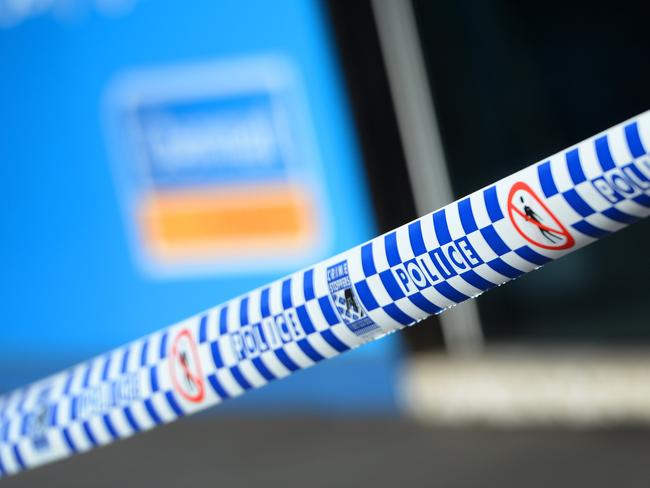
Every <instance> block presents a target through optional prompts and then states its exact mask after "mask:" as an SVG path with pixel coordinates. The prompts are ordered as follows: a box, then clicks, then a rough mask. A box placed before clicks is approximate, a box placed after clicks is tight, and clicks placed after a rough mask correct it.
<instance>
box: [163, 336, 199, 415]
mask: <svg viewBox="0 0 650 488" xmlns="http://www.w3.org/2000/svg"><path fill="white" fill-rule="evenodd" d="M169 356H170V357H169V369H170V376H171V379H172V384H173V385H174V389H175V390H176V391H177V392H178V393H180V394H181V395H182V396H183V398H185V399H186V400H189V401H190V402H194V403H198V402H200V401H201V400H203V397H204V396H205V387H204V383H203V370H202V369H201V362H200V360H199V351H198V348H197V346H196V342H194V338H193V337H192V334H191V333H190V331H189V330H187V329H183V330H181V331H180V332H179V333H178V334H177V335H176V337H175V338H174V342H173V343H172V349H171V352H170V355H169Z"/></svg>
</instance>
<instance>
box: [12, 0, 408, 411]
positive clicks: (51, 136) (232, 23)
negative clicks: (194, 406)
mask: <svg viewBox="0 0 650 488" xmlns="http://www.w3.org/2000/svg"><path fill="white" fill-rule="evenodd" d="M329 34H330V33H329V32H328V25H327V22H326V19H325V16H324V12H323V11H322V10H321V7H320V4H319V3H317V2H316V1H290V0H286V1H284V0H283V1H274V2H268V1H265V0H246V1H245V2H244V1H225V0H224V1H211V0H195V1H192V2H176V1H173V0H157V1H149V0H142V1H140V2H136V3H135V4H134V6H133V8H132V10H131V11H130V12H128V13H125V14H122V15H117V16H107V15H104V14H101V13H99V12H97V11H95V10H93V8H90V7H89V8H87V9H82V11H81V12H80V13H79V14H78V15H75V16H73V18H72V19H69V20H61V19H58V18H56V17H55V16H54V15H53V14H51V13H45V14H42V15H38V16H35V17H33V18H28V19H26V20H24V21H23V22H21V23H19V24H18V25H15V26H10V27H4V28H0V63H1V64H2V76H0V107H2V109H1V111H0V181H1V182H2V183H1V185H2V191H3V197H2V205H0V226H1V228H2V239H0V258H1V259H2V266H3V270H2V273H0V293H1V295H2V299H1V300H0V391H4V390H7V389H9V388H12V387H15V386H18V385H20V384H22V383H24V382H26V381H30V380H33V379H37V378H38V377H40V376H42V375H45V374H48V373H53V372H55V371H56V370H58V369H60V368H61V367H64V366H67V365H70V364H72V363H74V362H76V361H79V360H82V359H86V358H88V357H91V356H93V355H95V354H99V353H101V352H103V351H105V350H107V349H110V348H112V347H116V346H119V345H120V344H123V343H125V342H128V341H131V340H133V339H134V338H137V337H139V336H142V335H144V334H146V333H148V332H151V331H154V330H156V329H159V328H161V327H163V326H165V325H167V324H170V323H173V322H175V321H177V320H180V319H183V318H185V317H186V316H188V315H191V314H194V313H196V312H198V311H200V310H203V309H205V308H207V307H209V306H212V305H215V304H217V303H219V302H221V301H224V300H226V299H228V298H231V297H233V296H235V295H237V294H239V293H242V292H245V291H247V290H249V289H252V288H254V287H256V286H259V285H261V284H264V283H265V282H268V281H270V280H272V279H275V278H277V277H279V275H280V274H282V273H257V274H255V273H253V274H251V273H249V274H247V275H245V276H237V275H235V276H229V277H228V278H214V277H210V276H204V277H197V278H191V277H179V278H174V279H167V280H155V279H152V278H149V277H147V276H145V275H143V274H142V273H141V272H140V270H139V269H138V268H137V266H136V264H135V262H134V259H133V256H132V255H131V253H130V251H129V246H128V243H127V232H126V225H125V223H124V221H123V218H122V216H121V213H120V208H119V199H118V195H117V192H116V188H115V182H114V181H113V178H112V175H111V166H110V163H109V156H108V148H107V144H106V138H105V134H104V131H103V128H102V115H101V111H102V106H101V103H102V96H103V94H104V92H105V89H106V86H107V84H108V83H109V81H110V80H111V79H112V78H113V77H114V76H115V75H116V74H117V73H119V72H121V71H124V70H129V69H139V68H146V67H155V66H159V65H170V64H171V65H173V64H176V63H185V62H195V61H197V62H200V61H203V60H213V59H237V58H238V57H249V56H258V55H267V54H270V55H276V54H278V55H281V56H284V57H286V58H288V59H290V60H291V61H292V62H293V63H294V64H295V66H297V68H298V70H299V72H300V74H301V76H302V83H303V85H304V89H305V91H306V99H307V100H306V102H307V104H308V113H310V114H311V116H312V119H313V120H312V122H313V126H314V129H315V134H316V138H317V147H318V151H319V157H320V159H321V161H322V162H323V166H324V179H325V181H324V185H325V188H326V197H327V201H328V204H329V206H330V213H331V216H332V223H333V234H334V235H333V236H332V240H331V245H330V246H329V248H328V249H326V250H325V251H324V252H323V256H322V257H323V258H324V257H327V256H328V255H332V254H334V253H336V252H339V251H342V250H344V249H346V248H349V247H351V246H353V245H355V244H359V243H360V242H362V241H364V240H366V239H368V238H370V237H372V236H373V235H374V234H375V233H376V227H375V225H374V221H373V213H372V208H371V202H370V198H369V194H368V189H367V185H366V181H365V179H364V175H363V170H362V166H361V160H360V155H359V152H358V148H357V145H356V140H355V136H354V133H353V127H352V124H351V120H350V114H349V107H348V105H347V101H346V98H345V93H344V91H343V87H342V82H341V76H340V72H339V66H338V65H337V61H336V56H335V53H334V51H333V46H332V43H331V39H330V35H329ZM295 122H296V121H294V123H295ZM303 264H304V265H307V264H309V263H303ZM291 271H295V269H286V270H285V272H286V273H288V272H291ZM397 353H398V348H397V346H396V342H395V338H394V337H390V338H386V339H384V340H382V341H380V342H379V343H377V344H373V345H370V346H368V347H365V348H363V349H362V350H360V351H355V352H352V353H348V355H347V357H346V358H343V359H340V360H336V361H332V362H331V363H325V364H322V365H319V366H317V367H316V368H314V369H313V370H311V371H307V372H304V373H301V374H300V375H298V376H297V377H296V379H291V380H288V381H286V382H279V383H277V384H274V385H271V386H269V387H268V388H266V389H264V390H262V391H261V392H260V393H255V394H254V396H253V398H252V399H251V400H247V401H248V402H252V403H251V404H252V405H259V404H269V403H273V404H277V405H284V404H289V403H296V402H297V403H298V404H302V405H305V406H310V405H311V406H313V405H319V406H323V405H324V406H327V405H328V404H330V405H332V406H337V405H338V406H339V407H341V408H349V409H354V408H366V407H369V408H375V409H383V408H392V405H393V403H392V382H391V381H387V380H386V378H388V377H391V373H390V371H391V370H392V368H394V363H395V360H396V355H397ZM349 363H353V364H354V365H355V370H356V371H358V374H352V373H351V371H350V369H349V366H348V364H349ZM387 375H388V376H387Z"/></svg>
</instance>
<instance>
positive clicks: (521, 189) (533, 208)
mask: <svg viewBox="0 0 650 488" xmlns="http://www.w3.org/2000/svg"><path fill="white" fill-rule="evenodd" d="M508 215H509V217H510V221H511V222H512V225H513V226H514V227H515V229H516V230H517V232H519V234H520V235H521V236H522V237H523V238H524V239H526V240H527V241H528V242H530V243H531V244H534V245H535V246H538V247H541V248H542V249H550V250H553V251H560V250H562V249H569V248H570V247H573V246H574V245H575V239H574V238H573V236H572V235H571V234H570V233H569V231H568V230H567V228H566V227H564V225H562V223H561V222H560V221H559V219H558V218H557V217H556V216H555V215H554V214H553V212H551V210H550V209H549V208H548V207H547V206H546V204H545V203H544V202H543V201H542V199H541V198H539V197H538V196H537V194H536V193H535V192H534V191H533V189H532V188H531V187H530V186H529V185H527V184H526V183H524V182H523V181H518V182H517V183H515V184H514V185H512V188H511V189H510V193H509V194H508Z"/></svg>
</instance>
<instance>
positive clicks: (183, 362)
mask: <svg viewBox="0 0 650 488" xmlns="http://www.w3.org/2000/svg"><path fill="white" fill-rule="evenodd" d="M179 359H180V362H181V367H182V368H183V371H184V372H185V381H186V382H187V386H188V387H190V388H196V383H195V382H194V378H192V375H191V373H190V366H189V364H188V361H187V353H186V352H185V351H182V352H181V353H180V355H179Z"/></svg>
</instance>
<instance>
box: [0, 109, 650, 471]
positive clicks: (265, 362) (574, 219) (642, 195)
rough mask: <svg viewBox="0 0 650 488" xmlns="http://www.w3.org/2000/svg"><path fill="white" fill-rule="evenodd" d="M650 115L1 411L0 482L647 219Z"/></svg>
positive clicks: (24, 395) (20, 396)
mask: <svg viewBox="0 0 650 488" xmlns="http://www.w3.org/2000/svg"><path fill="white" fill-rule="evenodd" d="M648 151H650V111H648V112H645V113H643V114H642V115H639V116H638V117H635V118H633V119H630V120H629V121H627V122H624V123H622V124H619V125H617V126H615V127H613V128H611V129H609V130H607V131H605V132H603V133H601V134H599V135H597V136H594V137H592V138H590V139H588V140H586V141H584V142H582V143H580V144H578V145H576V146H573V147H572V148H570V149H567V150H566V151H562V152H560V153H558V154H556V155H554V156H551V157H550V158H548V159H545V160H543V161H541V162H539V163H537V164H534V165H532V166H529V167H528V168H525V169H523V170H521V171H519V172H517V173H515V174H513V175H511V176H508V177H507V178H504V179H502V180H500V181H498V182H497V183H495V184H493V185H490V186H488V187H486V188H484V189H482V190H480V191H477V192H475V193H472V194H471V195H470V196H468V197H466V198H463V199H460V200H458V201H456V202H453V203H451V204H450V205H447V206H446V207H444V208H442V209H440V210H437V211H435V212H433V213H430V214H428V215H425V216H424V217H421V218H419V219H417V220H414V221H413V222H411V223H408V224H406V225H403V226H402V227H399V228H398V229H396V230H394V231H392V232H388V233H387V234H384V235H382V236H379V237H377V238H375V239H373V240H371V241H369V242H367V243H365V244H362V245H360V246H357V247H354V248H352V249H350V250H348V251H346V252H343V253H341V254H339V255H337V256H335V257H332V258H330V259H327V260H325V261H323V262H321V263H318V264H316V265H314V266H311V267H309V268H307V269H304V270H302V271H299V272H297V273H294V274H292V275H290V276H288V277H286V278H283V279H281V280H278V281H275V282H273V283H271V284H269V285H267V286H264V287H261V288H258V289H257V290H254V291H252V292H250V293H247V294H245V295H242V296H240V297H238V298H234V299H232V300H230V301H228V302H226V303H224V304H222V305H219V306H217V307H214V308H212V309H209V310H207V311H205V312H203V313H200V314H198V315H195V316H194V317H191V318H189V319H187V320H184V321H182V322H180V323H178V324H175V325H172V326H170V327H167V328H166V329H163V330H161V331H159V332H155V333H153V334H151V335H149V336H146V337H144V338H142V339H139V340H137V341H135V342H132V343H130V344H127V345H125V346H123V347H120V348H118V349H115V350H113V351H111V352H108V353H106V354H104V355H102V356H99V357H97V358H94V359H91V360H89V361H87V362H84V363H81V364H79V365H77V366H75V367H72V368H70V369H69V370H66V371H63V372H61V373H59V374H56V375H53V376H51V377H49V378H46V379H44V380H41V381H39V382H37V383H34V384H32V385H29V386H26V387H24V388H21V389H18V390H16V391H14V392H12V393H9V394H7V395H5V396H3V397H0V476H7V475H11V474H14V473H16V472H19V471H22V470H26V469H29V468H33V467H35V466H38V465H41V464H45V463H48V462H52V461H55V460H58V459H62V458H65V457H68V456H72V455H73V454H76V453H81V452H84V451H87V450H89V449H92V448H93V447H97V446H101V445H104V444H108V443H110V442H113V441H114V440H117V439H120V438H123V437H128V436H130V435H132V434H135V433H136V432H139V431H144V430H148V429H151V428H153V427H155V426H157V425H158V424H162V423H166V422H172V421H174V420H176V419H177V418H178V417H182V416H184V415H188V414H191V413H194V412H197V411H199V410H203V409H205V408H207V407H209V406H212V405H215V404H217V403H219V402H221V401H223V400H225V399H227V398H231V397H236V396H239V395H241V394H243V393H245V392H246V391H247V390H251V389H255V388H259V387H261V386H263V385H265V384H266V383H268V382H270V381H272V380H274V379H277V378H283V377H285V376H288V375H290V374H291V373H293V372H295V371H298V370H300V369H304V368H307V367H309V366H311V365H313V364H315V363H317V362H319V361H322V360H324V359H327V358H330V357H332V356H336V355H337V354H340V353H342V352H344V351H346V350H348V349H353V348H355V347H357V346H360V345H361V344H364V343H366V342H370V341H373V340H375V339H378V338H380V337H382V336H384V335H386V334H388V333H390V332H393V331H395V330H398V329H401V328H403V327H406V326H409V325H412V324H415V323H416V322H419V321H420V320H422V319H424V318H426V317H427V316H429V315H432V314H438V313H441V312H443V311H444V310H446V309H447V308H450V307H452V306H454V305H456V304H458V303H460V302H462V301H464V300H467V299H469V298H472V297H475V296H478V295H479V294H481V293H483V292H484V291H486V290H489V289H490V288H494V287H496V286H498V285H500V284H502V283H505V282H506V281H509V280H511V279H513V278H516V277H518V276H521V275H523V274H525V273H527V272H529V271H532V270H534V269H536V268H539V267H540V266H542V265H544V264H546V263H548V262H549V261H552V260H554V259H557V258H559V257H561V256H563V255H565V254H568V253H570V252H572V251H574V250H576V249H578V248H580V247H583V246H585V245H587V244H589V243H591V242H593V241H596V240H598V239H600V238H601V237H604V236H606V235H608V234H610V233H612V232H615V231H617V230H619V229H621V228H623V227H626V226H627V225H629V224H631V223H633V222H635V221H637V220H639V219H641V218H643V217H646V216H648V215H649V214H650V156H649V154H648Z"/></svg>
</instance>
